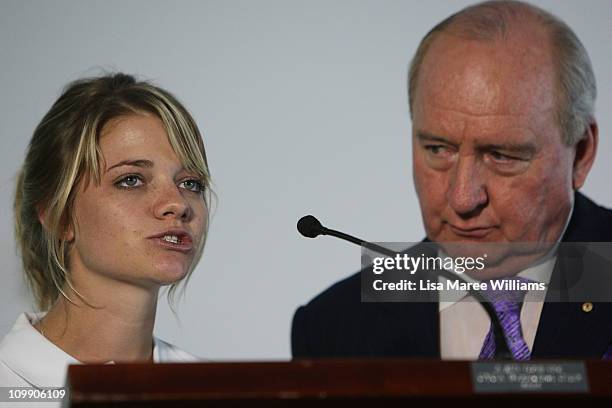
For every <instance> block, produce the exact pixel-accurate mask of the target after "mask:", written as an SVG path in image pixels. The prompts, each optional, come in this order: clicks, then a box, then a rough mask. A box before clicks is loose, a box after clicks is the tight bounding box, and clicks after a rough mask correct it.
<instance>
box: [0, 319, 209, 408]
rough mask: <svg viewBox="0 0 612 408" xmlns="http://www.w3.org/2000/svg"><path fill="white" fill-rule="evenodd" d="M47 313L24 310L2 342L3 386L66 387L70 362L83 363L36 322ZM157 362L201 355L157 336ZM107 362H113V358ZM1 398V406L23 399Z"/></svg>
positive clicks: (0, 379)
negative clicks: (5, 399)
mask: <svg viewBox="0 0 612 408" xmlns="http://www.w3.org/2000/svg"><path fill="white" fill-rule="evenodd" d="M42 316H44V313H22V314H21V315H19V317H18V318H17V321H16V322H15V325H14V326H13V328H12V329H11V331H10V332H9V333H8V334H7V335H6V336H5V337H4V339H2V342H0V387H36V388H41V387H58V388H59V387H64V385H65V382H66V371H67V368H68V365H69V364H81V363H80V362H79V361H77V360H76V359H74V358H73V357H72V356H70V355H69V354H67V353H66V352H65V351H64V350H62V349H60V348H59V347H57V346H56V345H55V344H53V343H52V342H50V341H49V340H47V338H46V337H44V336H43V335H42V334H40V332H38V330H36V329H35V328H34V326H33V324H35V323H36V322H37V321H38V320H39V319H40V318H42ZM153 341H154V347H153V361H154V362H155V363H170V362H177V363H179V362H194V361H197V360H198V359H197V358H196V357H194V356H193V355H191V354H189V353H187V352H186V351H183V350H181V349H179V348H177V347H176V346H173V345H172V344H169V343H166V342H165V341H163V340H160V339H158V338H155V337H154V338H153ZM107 364H113V362H112V361H111V362H109V363H107ZM7 404H8V403H6V402H5V403H3V402H0V407H9V406H14V405H17V406H19V407H23V406H24V405H23V403H15V404H13V405H7ZM31 405H33V406H41V407H42V406H44V407H58V406H59V403H58V402H55V403H50V402H45V403H33V404H31Z"/></svg>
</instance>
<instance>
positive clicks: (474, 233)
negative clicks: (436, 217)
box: [448, 224, 495, 238]
mask: <svg viewBox="0 0 612 408" xmlns="http://www.w3.org/2000/svg"><path fill="white" fill-rule="evenodd" d="M448 225H449V227H450V229H451V231H452V232H453V233H454V234H455V235H457V236H460V237H462V238H485V237H486V236H487V235H489V234H490V233H491V232H493V230H494V229H495V228H494V227H490V226H478V227H470V228H465V227H463V228H462V227H458V226H455V225H453V224H448Z"/></svg>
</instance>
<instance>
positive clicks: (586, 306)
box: [582, 302, 593, 313]
mask: <svg viewBox="0 0 612 408" xmlns="http://www.w3.org/2000/svg"><path fill="white" fill-rule="evenodd" d="M591 310H593V304H592V303H591V302H584V303H583V304H582V311H583V312H584V313H589V312H590V311H591Z"/></svg>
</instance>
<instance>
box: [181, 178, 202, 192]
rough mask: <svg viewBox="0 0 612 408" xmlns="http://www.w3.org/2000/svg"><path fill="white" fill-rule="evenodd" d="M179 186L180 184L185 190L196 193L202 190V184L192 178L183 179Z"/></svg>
mask: <svg viewBox="0 0 612 408" xmlns="http://www.w3.org/2000/svg"><path fill="white" fill-rule="evenodd" d="M179 186H181V187H182V188H184V189H186V190H189V191H193V192H196V193H201V192H202V191H204V184H203V183H202V182H201V181H199V180H193V179H190V180H185V181H183V182H181V184H179Z"/></svg>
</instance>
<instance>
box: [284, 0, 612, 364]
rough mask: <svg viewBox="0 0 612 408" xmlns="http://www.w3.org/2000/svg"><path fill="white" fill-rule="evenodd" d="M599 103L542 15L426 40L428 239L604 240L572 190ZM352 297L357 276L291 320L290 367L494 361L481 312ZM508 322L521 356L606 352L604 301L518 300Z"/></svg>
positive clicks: (417, 84) (611, 313)
mask: <svg viewBox="0 0 612 408" xmlns="http://www.w3.org/2000/svg"><path fill="white" fill-rule="evenodd" d="M595 96H596V87H595V79H594V76H593V71H592V68H591V65H590V61H589V58H588V55H587V53H586V51H585V49H584V48H583V46H582V44H581V43H580V41H579V40H578V38H577V37H576V36H575V34H574V33H573V32H572V31H571V29H570V28H569V27H567V25H565V24H564V23H563V22H561V21H560V20H558V19H557V18H555V17H554V16H552V15H550V14H549V13H547V12H545V11H543V10H541V9H539V8H536V7H534V6H531V5H528V4H525V3H520V2H514V1H499V2H486V3H480V4H477V5H475V6H472V7H469V8H467V9H464V10H462V11H460V12H459V13H457V14H455V15H453V16H451V17H449V18H447V19H446V20H444V21H443V22H442V23H440V24H438V25H437V26H436V27H435V28H434V29H432V30H431V31H430V32H429V33H428V34H427V35H426V36H425V38H424V39H423V40H422V41H421V44H420V45H419V48H418V50H417V52H416V55H415V56H414V59H413V61H412V65H411V68H410V75H409V102H410V109H411V116H412V122H413V135H412V140H413V169H414V182H415V186H416V191H417V194H418V197H419V201H420V204H421V211H422V217H423V222H424V225H425V230H426V232H427V239H428V240H431V241H435V242H469V243H474V244H478V243H491V242H495V243H500V242H501V243H517V242H532V243H555V242H559V241H563V242H576V241H589V242H592V241H612V211H609V210H607V209H604V208H601V207H599V206H597V205H596V204H594V203H593V202H592V201H590V200H589V199H587V198H586V197H584V196H583V195H581V194H580V193H578V192H577V190H578V189H579V188H580V187H581V186H582V185H583V184H584V181H585V179H586V177H587V174H588V173H589V170H590V168H591V166H592V164H593V161H594V159H595V154H596V151H597V140H598V130H597V123H596V121H595V118H594V116H593V111H594V102H595ZM555 260H556V261H557V267H556V268H555ZM558 264H559V261H558V259H557V258H555V257H553V258H552V261H551V262H544V263H542V264H540V265H539V266H538V267H535V268H529V273H530V274H531V275H529V277H530V278H531V279H533V280H541V281H544V282H545V283H547V284H549V283H551V281H553V282H554V281H560V280H563V279H565V278H564V277H563V276H559V275H560V274H562V273H563V272H560V271H562V268H560V267H559V265H558ZM600 272H601V271H600ZM609 273H610V274H612V271H609ZM519 275H520V274H519ZM472 277H473V278H476V279H483V278H485V277H486V278H490V277H491V276H478V274H475V275H473V276H472ZM360 290H361V289H360V278H359V275H358V274H357V275H354V276H352V277H350V278H348V279H346V280H344V281H341V282H339V283H337V284H335V285H334V286H332V287H331V288H329V289H328V290H326V291H325V292H323V293H322V294H320V295H319V296H317V297H316V298H315V299H314V300H312V301H311V302H310V303H309V304H308V305H306V306H304V307H301V308H300V309H298V311H297V312H296V314H295V317H294V322H293V330H292V346H293V354H294V357H339V356H372V357H385V356H389V357H391V356H393V357H401V356H406V357H408V356H418V357H442V358H462V359H475V358H488V357H491V356H494V355H495V354H494V352H495V350H494V346H493V345H492V343H491V338H490V336H491V332H490V330H491V329H490V324H491V322H490V319H489V317H488V315H487V314H486V313H485V312H484V310H483V309H482V308H481V307H480V305H479V304H478V303H474V302H457V303H451V304H450V305H448V304H445V305H444V306H442V304H438V303H433V302H430V303H362V302H361V301H360ZM447 303H448V302H447ZM521 305H522V308H521ZM516 313H517V316H520V320H519V317H517V319H516V320H517V322H519V323H517V325H516V326H515V327H513V328H511V329H508V331H512V333H511V334H508V331H506V328H505V327H504V331H505V332H506V333H505V338H506V339H507V340H508V342H509V348H510V349H511V352H512V355H513V357H514V358H517V359H525V358H532V357H551V356H554V357H577V356H581V357H583V356H589V357H595V358H598V357H603V356H604V355H605V354H606V352H607V350H608V347H609V346H610V345H611V344H612V307H610V306H608V304H607V303H599V304H593V303H590V302H584V303H569V302H565V303H549V302H541V301H540V302H518V308H517V310H516ZM511 336H515V337H517V338H515V339H512V340H511V341H510V337H511ZM515 341H516V342H518V343H520V347H518V348H517V349H516V350H515V349H513V348H512V345H513V344H514V342H515ZM510 343H513V344H510ZM491 347H493V350H492V349H491Z"/></svg>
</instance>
